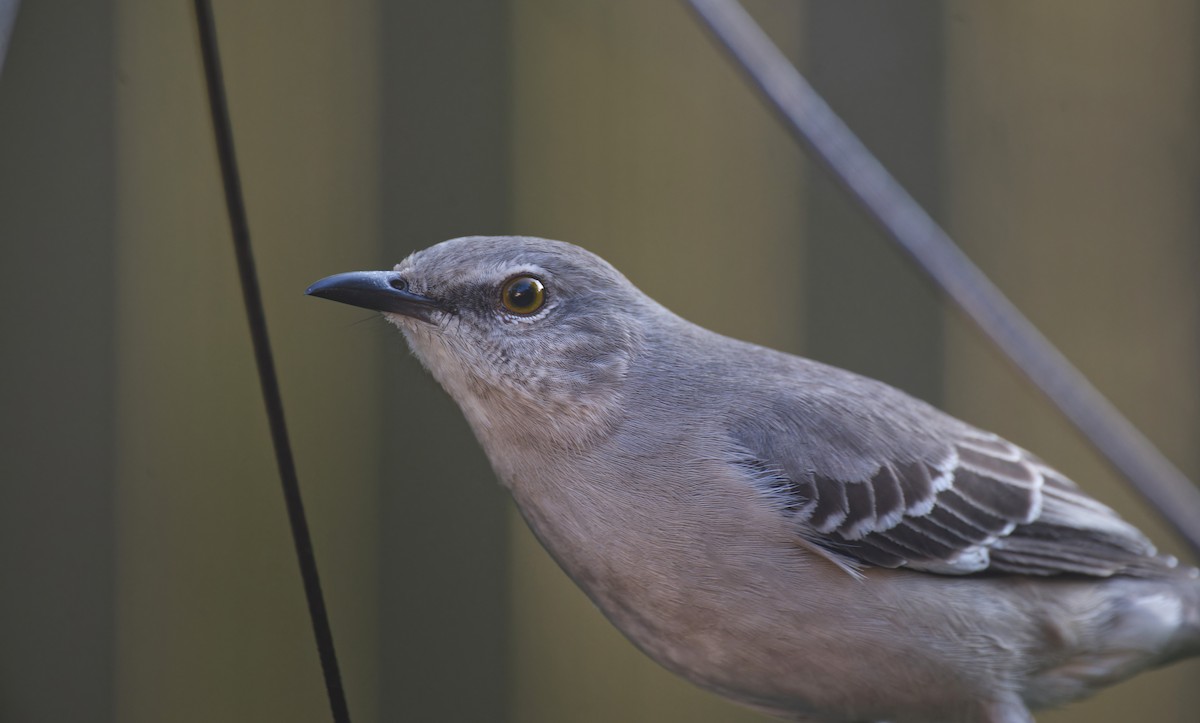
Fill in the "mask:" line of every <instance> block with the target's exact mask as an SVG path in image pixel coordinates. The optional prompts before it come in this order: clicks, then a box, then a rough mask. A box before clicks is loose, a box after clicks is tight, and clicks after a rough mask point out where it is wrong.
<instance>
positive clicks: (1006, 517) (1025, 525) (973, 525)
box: [736, 407, 1172, 576]
mask: <svg viewBox="0 0 1200 723" xmlns="http://www.w3.org/2000/svg"><path fill="white" fill-rule="evenodd" d="M776 409H779V407H776ZM810 411H811V410H810ZM919 411H922V412H924V413H926V414H928V415H930V421H931V422H932V424H931V426H932V427H933V428H934V431H935V432H936V434H932V435H931V434H925V435H923V436H917V435H914V434H913V432H912V425H911V424H909V425H903V426H900V425H898V426H897V427H896V428H894V429H886V428H884V429H875V430H874V431H875V432H876V433H877V434H880V435H882V434H883V433H886V432H890V433H892V434H894V435H895V436H896V437H900V438H903V437H904V435H906V434H908V435H910V436H912V440H913V445H912V448H915V452H914V449H912V448H908V447H906V446H905V445H904V444H898V443H896V442H895V440H890V441H891V443H890V444H882V443H880V444H878V445H877V447H878V449H872V448H871V447H870V445H868V444H866V443H865V442H864V440H862V439H855V438H854V436H853V435H852V434H851V433H850V432H849V431H848V430H847V429H844V428H843V429H832V428H830V427H829V425H828V424H812V425H811V426H808V427H806V429H804V430H791V429H789V428H788V425H787V424H786V423H781V421H782V422H786V421H787V419H786V417H785V418H784V419H783V420H772V423H770V424H764V425H761V426H760V425H754V426H753V428H752V431H751V432H750V433H746V432H745V430H743V433H741V434H738V435H736V442H737V443H738V445H739V448H740V449H742V453H743V454H745V453H746V451H747V450H748V456H749V458H750V459H753V460H756V461H755V462H753V465H757V466H759V468H761V469H771V470H774V471H776V472H777V474H775V475H774V476H773V477H772V478H771V479H772V482H771V485H770V488H771V494H772V495H774V496H776V497H778V496H780V495H782V496H783V498H785V499H786V500H787V501H786V503H785V504H783V505H782V507H783V508H784V509H786V511H787V514H790V515H792V516H793V517H794V518H795V520H796V524H797V527H798V532H799V533H800V534H801V535H803V536H804V537H805V538H806V539H807V540H808V541H810V542H812V543H815V544H817V545H819V546H820V547H822V548H824V549H826V550H829V551H831V552H832V553H834V554H837V555H840V556H843V557H844V558H846V559H848V560H851V561H854V562H858V563H866V564H868V565H876V566H879V567H888V568H895V567H910V568H913V569H917V570H923V571H926V572H934V573H940V574H969V573H974V572H980V571H984V570H992V571H996V572H1004V573H1013V574H1023V575H1056V574H1077V575H1090V576H1109V575H1114V574H1139V573H1144V572H1146V571H1149V570H1152V569H1161V568H1162V567H1163V566H1164V565H1166V566H1170V565H1171V564H1172V561H1171V560H1170V559H1169V558H1159V557H1156V553H1155V551H1154V547H1153V546H1152V545H1151V544H1150V543H1149V541H1148V540H1146V538H1145V537H1144V536H1143V535H1142V534H1141V533H1140V532H1139V531H1138V530H1137V529H1136V528H1134V527H1133V526H1132V525H1129V524H1128V523H1127V522H1125V521H1124V520H1122V519H1121V518H1120V517H1119V516H1118V515H1117V514H1116V513H1115V512H1113V511H1112V510H1111V509H1110V508H1108V507H1107V506H1105V505H1103V504H1102V503H1100V502H1098V501H1096V500H1094V499H1092V498H1091V497H1089V496H1088V495H1087V494H1086V493H1084V492H1083V491H1082V490H1080V489H1079V487H1077V486H1076V485H1075V484H1074V483H1073V482H1071V481H1070V480H1069V479H1067V478H1066V477H1064V476H1063V475H1061V474H1060V473H1058V472H1056V471H1054V470H1053V469H1051V468H1050V467H1048V466H1046V465H1045V464H1044V463H1043V462H1042V461H1041V460H1039V459H1038V458H1037V457H1035V456H1033V455H1032V454H1029V453H1028V452H1026V451H1025V450H1023V449H1021V448H1019V447H1017V446H1016V445H1014V444H1011V443H1010V442H1007V441H1005V440H1004V439H1002V438H1000V437H998V436H996V435H993V434H988V433H986V432H982V431H980V430H978V429H975V428H972V427H970V426H968V425H965V424H963V423H961V422H957V420H953V419H951V418H949V417H946V416H945V415H941V414H940V413H939V412H936V410H933V409H932V408H928V407H923V408H920V409H919ZM821 421H823V422H828V420H821ZM870 421H873V422H876V423H877V422H878V420H870ZM901 421H908V422H911V421H912V420H901ZM763 430H766V432H765V434H767V435H774V436H775V437H774V438H769V439H767V438H764V431H763ZM813 430H820V431H822V432H823V433H825V434H826V435H827V436H826V439H825V441H826V442H827V443H830V444H833V443H841V444H844V445H846V446H847V449H841V450H839V449H834V450H833V451H832V452H831V451H830V450H829V449H828V448H822V449H821V450H820V451H821V452H823V453H824V454H825V455H826V456H827V458H828V459H829V460H832V461H831V462H828V463H827V464H825V465H824V466H825V467H826V468H825V469H823V468H822V465H821V464H820V463H819V462H820V459H814V458H813V456H809V457H806V456H805V455H803V454H797V453H795V452H794V451H792V450H789V449H788V446H787V443H786V440H785V439H782V438H779V437H778V435H788V434H789V433H790V434H792V435H793V436H792V439H796V438H797V437H796V436H794V435H796V434H797V433H798V432H799V431H804V432H806V433H809V434H811V433H813ZM872 452H874V453H875V456H874V460H873V464H869V465H865V466H864V465H863V464H862V461H863V460H862V455H863V454H864V453H866V454H870V453H872ZM871 468H873V470H874V471H873V472H869V473H865V474H864V473H862V472H861V470H863V469H871ZM848 471H849V472H848Z"/></svg>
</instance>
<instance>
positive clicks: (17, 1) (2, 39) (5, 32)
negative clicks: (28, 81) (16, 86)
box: [0, 0, 21, 75]
mask: <svg viewBox="0 0 1200 723" xmlns="http://www.w3.org/2000/svg"><path fill="white" fill-rule="evenodd" d="M20 7H21V0H0V75H4V58H5V57H7V56H8V46H9V43H10V42H11V41H12V32H13V25H16V23H17V10H18V9H19V8H20Z"/></svg>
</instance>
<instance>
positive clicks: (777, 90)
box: [688, 0, 1200, 557]
mask: <svg viewBox="0 0 1200 723" xmlns="http://www.w3.org/2000/svg"><path fill="white" fill-rule="evenodd" d="M688 2H689V3H690V4H691V6H692V8H693V9H694V10H695V11H696V12H697V13H698V14H699V16H700V18H701V19H702V20H703V21H704V23H705V24H706V25H707V26H708V28H709V30H710V31H712V33H713V34H714V35H715V36H716V37H717V39H718V40H719V41H720V42H721V43H722V44H723V45H724V46H725V48H726V50H728V51H729V54H730V55H731V56H733V58H734V59H735V60H737V62H738V63H740V65H741V67H742V69H743V70H744V71H745V72H746V73H747V74H748V75H749V76H750V79H751V80H752V81H753V82H754V84H755V85H757V86H758V88H759V90H761V91H762V93H763V95H765V96H766V99H767V100H768V101H769V102H770V104H771V106H772V107H773V108H774V109H775V110H776V111H777V112H778V113H779V114H780V115H781V116H782V118H783V120H784V122H785V123H786V125H787V126H788V128H789V129H790V130H791V131H792V133H793V134H794V135H795V137H796V138H797V139H798V140H799V141H800V142H801V143H802V144H803V145H804V146H805V147H806V148H807V149H808V150H809V152H810V153H811V154H813V155H814V156H815V157H816V159H817V160H818V161H819V162H820V163H821V164H822V165H824V166H825V168H826V170H828V171H829V172H830V173H831V174H832V175H833V177H834V178H835V179H836V180H837V182H838V183H839V184H840V185H841V186H842V188H844V189H845V190H846V191H847V192H848V193H849V194H850V196H851V197H852V198H853V199H854V200H855V201H857V202H858V204H859V206H861V207H862V208H863V210H865V211H866V212H867V214H868V215H869V216H870V217H871V218H873V219H874V220H875V222H876V223H878V224H879V226H880V227H881V228H882V229H883V231H884V233H886V234H887V236H889V237H890V238H891V239H892V240H893V241H895V242H896V243H898V244H899V245H900V246H901V247H902V248H904V250H905V251H907V252H908V253H909V254H910V255H911V256H912V257H913V259H914V260H916V262H917V263H918V265H920V266H921V268H923V269H924V270H925V271H926V272H927V273H928V274H929V275H930V276H931V277H933V279H934V280H935V281H936V282H937V283H938V284H939V285H940V286H941V287H942V289H944V290H945V292H946V293H947V294H949V295H950V297H951V298H952V299H954V301H955V302H957V303H958V305H959V306H960V307H962V309H963V311H965V312H966V313H967V315H968V316H970V317H971V319H972V320H974V321H975V323H976V324H977V325H979V327H980V328H981V329H982V330H983V332H984V333H985V334H986V335H987V336H988V337H989V338H990V339H991V340H992V342H993V343H995V344H996V345H997V346H998V347H1000V349H1001V350H1002V351H1003V352H1004V353H1005V354H1007V355H1008V357H1009V358H1010V359H1012V361H1013V362H1014V363H1015V364H1016V365H1017V367H1018V368H1020V369H1021V371H1022V372H1024V373H1025V374H1026V376H1028V377H1029V378H1030V380H1032V381H1033V383H1034V384H1035V385H1037V386H1038V387H1039V388H1040V389H1041V390H1042V392H1044V393H1045V394H1046V396H1048V397H1049V398H1050V400H1051V401H1052V402H1054V404H1055V405H1056V406H1057V407H1058V408H1059V409H1060V410H1061V411H1062V412H1063V414H1065V415H1066V416H1067V418H1068V419H1070V420H1071V422H1072V423H1074V425H1075V426H1076V427H1077V428H1078V429H1079V431H1080V432H1082V433H1083V435H1084V436H1085V437H1087V439H1088V441H1090V442H1091V443H1092V445H1093V446H1095V447H1096V449H1098V450H1099V451H1100V453H1101V454H1103V455H1104V456H1105V457H1107V458H1108V460H1109V462H1111V463H1112V464H1113V466H1114V467H1116V468H1117V469H1118V470H1119V471H1120V472H1121V473H1122V474H1124V475H1125V477H1126V478H1127V479H1128V480H1129V481H1130V482H1132V483H1133V485H1134V487H1135V488H1137V490H1138V491H1139V492H1140V493H1141V494H1142V496H1143V497H1144V498H1145V499H1146V500H1147V501H1149V502H1150V503H1151V504H1152V505H1153V506H1154V507H1155V508H1156V509H1157V510H1158V511H1159V513H1160V514H1161V515H1162V516H1163V517H1164V518H1165V519H1166V520H1167V521H1168V522H1169V523H1170V524H1171V525H1172V526H1173V527H1174V528H1175V530H1176V531H1177V532H1178V533H1179V534H1180V535H1181V536H1182V537H1183V539H1184V540H1186V541H1187V543H1188V545H1189V546H1190V547H1191V548H1192V551H1193V553H1195V554H1196V556H1197V557H1200V490H1198V489H1197V488H1196V486H1195V485H1194V484H1192V482H1191V480H1189V479H1188V478H1187V477H1186V476H1185V475H1184V474H1183V473H1182V472H1181V471H1179V469H1178V468H1176V467H1175V466H1174V465H1173V464H1171V462H1170V461H1169V460H1168V459H1167V458H1166V457H1165V456H1163V454H1162V453H1161V452H1160V451H1159V450H1158V449H1157V448H1155V446H1154V445H1153V444H1152V443H1151V442H1150V441H1149V440H1148V439H1146V437H1145V436H1144V435H1142V433H1141V432H1139V431H1138V430H1137V428H1136V427H1134V426H1133V425H1132V424H1131V423H1130V422H1129V420H1127V419H1125V417H1124V416H1122V415H1121V413H1120V412H1119V411H1117V409H1116V407H1114V406H1113V405H1112V403H1110V402H1109V401H1108V400H1107V399H1105V398H1104V396H1103V395H1102V394H1100V392H1099V391H1098V390H1097V389H1096V388H1095V387H1094V386H1092V385H1091V383H1090V382H1088V380H1087V379H1086V378H1085V377H1084V376H1083V375H1082V374H1081V373H1080V372H1079V371H1078V370H1077V369H1075V367H1073V366H1072V365H1071V363H1070V362H1069V361H1067V359H1066V357H1064V356H1063V355H1062V354H1061V353H1060V352H1059V351H1058V350H1057V349H1055V348H1054V345H1053V344H1051V343H1050V342H1049V340H1047V339H1046V337H1044V336H1042V334H1041V332H1039V331H1038V330H1037V329H1036V328H1035V327H1034V326H1033V324H1031V323H1030V322H1029V320H1028V319H1026V318H1025V317H1024V316H1023V315H1022V314H1021V312H1020V311H1018V310H1017V308H1016V307H1015V306H1013V305H1012V302H1010V301H1009V300H1008V299H1007V298H1005V296H1004V294H1003V293H1002V292H1001V291H1000V290H999V289H998V288H996V286H995V285H994V284H992V282H991V281H990V280H988V278H987V277H986V276H985V275H984V274H983V272H982V271H980V270H979V268H978V267H977V266H975V264H973V263H972V262H971V260H970V259H968V258H967V256H966V255H965V254H964V253H963V252H962V251H961V250H960V249H959V248H958V247H957V246H955V244H954V241H952V240H951V239H950V237H949V236H948V235H947V234H946V232H945V231H943V230H942V229H941V227H939V226H938V225H937V223H936V222H935V221H934V220H933V219H932V218H930V216H929V214H927V213H926V212H925V211H924V209H922V208H921V207H920V205H919V204H917V202H916V201H915V200H914V199H913V198H912V196H910V195H909V194H908V193H907V192H906V191H905V190H904V188H903V187H902V186H901V185H900V184H899V183H898V182H897V181H896V180H895V179H894V178H892V176H891V175H890V174H889V173H888V172H887V170H886V169H884V167H883V166H882V165H881V164H880V163H879V161H878V160H876V159H875V157H874V156H873V155H871V152H870V151H868V150H867V148H866V147H865V146H864V145H863V144H862V143H861V142H860V141H859V140H858V138H856V137H855V136H854V134H853V133H852V132H851V131H850V129H849V128H848V127H847V126H846V124H845V123H843V122H842V120H841V119H840V118H838V117H837V115H836V114H834V112H833V111H832V110H831V109H830V108H829V106H828V105H827V104H826V103H825V101H824V100H822V98H821V97H820V96H819V95H818V94H817V92H816V91H815V90H813V88H812V86H810V85H809V84H808V82H807V81H805V80H804V77H803V76H801V75H800V73H799V72H798V71H797V70H796V69H795V68H794V67H793V66H792V64H791V63H790V62H788V60H787V58H786V57H784V55H783V53H781V52H780V51H779V49H778V48H777V47H775V45H774V43H772V42H771V40H770V38H768V37H767V35H766V34H765V33H764V32H763V31H762V29H761V28H759V26H758V25H757V24H756V23H755V22H754V20H753V18H751V17H750V15H749V14H747V13H746V11H745V9H743V8H742V6H741V4H739V3H738V2H737V0H688Z"/></svg>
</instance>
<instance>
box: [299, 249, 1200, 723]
mask: <svg viewBox="0 0 1200 723" xmlns="http://www.w3.org/2000/svg"><path fill="white" fill-rule="evenodd" d="M308 293H309V294H311V295H314V296H320V297H323V298H327V299H332V300H335V301H341V302H344V303H348V304H353V305H355V306H362V307H365V308H368V309H375V310H378V311H381V312H383V315H384V316H385V317H386V318H387V320H388V321H390V322H392V323H393V324H395V325H396V326H397V327H398V328H399V329H400V331H401V332H402V333H403V334H404V337H405V338H406V339H407V340H408V343H409V345H410V346H411V347H412V350H413V352H414V353H415V354H416V356H417V357H418V358H419V359H420V360H421V362H422V363H423V364H424V365H425V366H426V367H427V368H428V369H429V371H430V373H432V374H433V376H434V378H435V379H437V381H438V382H439V383H441V385H442V386H443V387H444V388H445V389H446V391H447V392H449V394H450V396H451V397H453V398H454V400H455V401H456V402H457V403H458V405H459V406H460V407H461V408H462V411H463V413H464V414H465V415H466V418H467V420H468V421H469V422H470V424H471V427H472V429H473V430H474V431H475V434H476V436H477V437H478V438H479V441H480V443H481V444H482V445H483V448H484V450H485V451H486V452H487V456H488V458H489V459H490V460H491V463H492V466H493V468H494V469H495V471H496V474H497V475H498V477H499V478H500V480H501V482H502V483H503V484H504V485H505V486H506V487H507V488H508V489H509V490H510V491H511V493H512V496H513V498H514V499H515V500H516V503H517V506H518V507H519V508H520V510H521V513H522V515H524V517H525V519H526V521H527V522H528V523H529V526H530V527H531V528H532V529H533V531H534V533H535V534H536V535H537V537H538V539H539V540H541V542H542V544H543V545H544V546H545V548H546V550H547V551H549V553H550V554H551V556H553V557H554V559H555V560H557V561H558V563H559V565H561V566H562V569H563V570H564V571H566V573H567V574H568V575H569V576H570V577H571V578H572V579H573V580H574V581H575V582H576V583H577V584H578V585H579V586H580V587H581V588H582V589H583V590H584V592H586V593H587V595H588V596H589V597H590V598H591V599H592V600H593V601H594V602H595V603H596V605H597V606H598V607H599V608H600V610H601V611H603V613H604V614H605V615H606V616H607V617H608V619H609V620H611V621H612V623H613V624H614V625H616V626H617V628H619V629H620V630H621V631H622V632H623V633H624V634H625V635H626V636H628V637H629V639H630V640H632V641H633V642H634V644H636V645H637V646H638V647H639V648H641V649H642V650H643V651H645V653H646V654H647V655H649V656H650V657H652V658H653V659H655V660H656V661H658V662H659V663H661V664H662V665H663V666H665V667H667V668H668V669H670V670H672V671H674V672H675V673H678V674H679V675H682V676H683V677H685V678H687V679H688V680H690V681H692V682H694V683H696V684H697V685H700V686H703V687H705V688H708V689H710V690H713V691H715V692H717V693H719V694H721V695H724V696H727V697H729V698H731V699H733V700H736V701H739V702H741V703H744V704H746V705H749V706H752V707H755V708H758V709H760V710H763V711H766V712H769V713H772V714H775V715H777V716H780V717H783V718H787V719H791V720H800V721H843V722H855V723H861V722H865V721H889V722H890V723H901V722H904V721H911V722H913V723H918V722H919V723H935V722H938V721H943V722H947V723H966V722H978V723H1018V722H1021V721H1032V720H1033V719H1032V716H1031V715H1030V713H1029V709H1030V708H1040V707H1045V706H1053V705H1059V704H1062V703H1065V702H1068V701H1072V700H1075V699H1078V698H1081V697H1084V696H1086V695H1088V694H1090V693H1092V692H1094V691H1096V690H1097V689H1099V688H1101V687H1103V686H1106V685H1110V684H1112V683H1115V682H1117V681H1119V680H1122V679H1124V678H1127V677H1129V676H1131V675H1134V674H1135V673H1137V672H1139V671H1141V670H1145V669H1147V668H1151V667H1154V666H1158V665H1162V664H1164V663H1167V662H1170V661H1172V660H1176V659H1179V658H1183V657H1186V656H1190V655H1197V654H1200V578H1198V577H1197V572H1196V570H1194V569H1183V568H1181V567H1179V566H1177V564H1176V563H1175V560H1174V559H1172V558H1169V557H1161V556H1158V555H1157V554H1156V552H1155V550H1154V547H1153V546H1152V545H1151V544H1150V542H1149V541H1148V540H1147V539H1146V538H1145V536H1143V535H1142V534H1141V533H1140V532H1139V531H1138V530H1137V529H1135V528H1134V527H1132V526H1131V525H1129V524H1128V523H1126V522H1125V521H1123V520H1122V519H1121V518H1120V517H1118V516H1117V514H1116V513H1115V512H1113V511H1112V510H1111V509H1109V508H1108V507H1106V506H1104V505H1103V504H1101V503H1099V502H1097V501H1095V500H1093V499H1092V498H1091V497H1089V496H1088V495H1087V494H1086V493H1085V492H1083V491H1082V490H1080V489H1079V488H1078V487H1077V486H1076V485H1075V484H1074V483H1072V482H1071V481H1070V480H1068V479H1067V478H1066V477H1064V476H1063V475H1061V474H1059V473H1058V472H1056V471H1054V470H1053V469H1052V468H1051V467H1049V466H1047V465H1046V464H1045V463H1044V462H1042V461H1041V460H1040V459H1038V458H1037V457H1035V456H1033V455H1032V454H1030V453H1029V452H1026V451H1025V450H1023V449H1021V448H1019V447H1017V446H1016V445H1013V444H1011V443H1009V442H1007V441H1005V440H1004V439H1001V438H1000V437H998V436H996V435H994V434H991V433H988V432H985V431H983V430H980V429H977V428H975V427H972V426H971V425H969V424H966V423H965V422H961V421H959V420H957V419H954V418H952V417H950V416H948V415H946V414H943V413H942V412H940V411H938V410H937V409H934V408H933V407H931V406H929V405H928V404H925V403H924V402H921V401H918V400H916V399H914V398H912V397H910V396H908V395H906V394H904V393H903V392H900V391H898V390H896V389H894V388H892V387H889V386H887V385H886V384H883V383H882V382H878V381H874V380H871V379H866V378H864V377H861V376H858V375H855V374H852V373H850V372H847V371H843V370H841V369H835V368H833V367H829V366H825V365H823V364H820V363H817V362H814V361H810V360H808V359H803V358H800V357H797V356H792V355H790V354H784V353H781V352H778V351H772V350H770V349H766V348H763V347H759V346H755V345H753V344H748V343H745V342H741V341H737V340H735V339H730V338H727V337H724V336H720V335H718V334H715V333H713V332H710V331H707V330H705V329H702V328H700V327H698V326H696V325H694V324H691V323H689V322H687V321H685V320H684V319H681V318H680V317H678V316H676V315H675V314H673V313H671V312H670V311H668V310H667V309H665V308H663V307H662V306H660V305H659V304H658V303H656V302H655V301H653V300H652V299H650V298H649V297H647V296H646V295H645V294H643V293H642V292H641V291H639V290H638V289H637V288H635V287H634V286H633V284H631V283H630V282H629V281H628V280H627V279H626V278H625V277H624V276H622V275H621V274H620V273H619V272H618V271H617V270H616V269H614V268H613V267H612V266H610V265H609V264H608V263H606V262H605V261H603V260H602V259H600V258H598V257H597V256H595V255H593V254H591V253H589V252H587V251H585V250H583V249H581V248H579V247H577V246H572V245H570V244H566V243H561V242H557V241H548V240H544V239H537V238H527V237H497V238H490V237H469V238H460V239H454V240H452V241H446V242H445V243H441V244H438V245H436V246H433V247H432V248H429V249H427V250H425V251H420V252H417V253H415V254H413V255H411V256H409V257H408V258H407V259H405V260H404V261H403V262H401V263H400V264H398V265H397V266H396V267H395V269H394V270H392V271H366V272H357V273H349V274H339V275H336V276H331V277H329V278H326V279H323V280H321V281H318V282H317V283H316V284H313V286H312V287H311V288H309V289H308Z"/></svg>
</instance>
